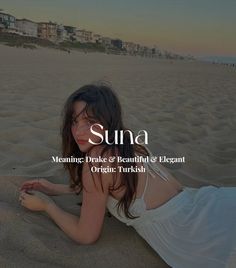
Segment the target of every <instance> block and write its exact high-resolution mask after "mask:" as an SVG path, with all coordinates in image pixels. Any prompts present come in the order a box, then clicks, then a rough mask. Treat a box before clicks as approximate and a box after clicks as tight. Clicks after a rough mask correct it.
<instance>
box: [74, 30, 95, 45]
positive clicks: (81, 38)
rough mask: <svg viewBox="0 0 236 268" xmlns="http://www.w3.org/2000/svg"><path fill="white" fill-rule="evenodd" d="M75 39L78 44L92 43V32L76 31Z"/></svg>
mask: <svg viewBox="0 0 236 268" xmlns="http://www.w3.org/2000/svg"><path fill="white" fill-rule="evenodd" d="M75 38H76V40H77V41H78V42H80V43H93V32H91V31H86V30H81V29H76V30H75Z"/></svg>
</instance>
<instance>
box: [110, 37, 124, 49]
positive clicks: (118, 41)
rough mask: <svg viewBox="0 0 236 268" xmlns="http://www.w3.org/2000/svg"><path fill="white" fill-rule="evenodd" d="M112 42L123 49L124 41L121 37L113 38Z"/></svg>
mask: <svg viewBox="0 0 236 268" xmlns="http://www.w3.org/2000/svg"><path fill="white" fill-rule="evenodd" d="M111 44H112V45H113V46H114V47H116V48H118V49H122V47H123V42H122V40H120V39H112V40H111Z"/></svg>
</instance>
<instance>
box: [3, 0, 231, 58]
mask: <svg viewBox="0 0 236 268" xmlns="http://www.w3.org/2000/svg"><path fill="white" fill-rule="evenodd" d="M0 8H1V9H3V10H4V12H6V13H10V14H12V15H14V16H16V17H17V18H27V19H31V20H34V21H36V22H39V21H49V20H51V21H53V22H57V23H62V24H65V25H71V26H76V27H79V28H83V29H86V30H91V31H93V32H95V33H98V34H101V35H103V36H108V37H111V38H120V39H122V40H124V41H132V42H135V43H139V44H142V45H147V46H150V47H153V46H154V45H155V46H157V47H158V48H160V49H162V50H168V51H172V52H176V53H179V54H183V55H187V54H191V55H193V56H211V55H217V56H236V15H235V14H236V0H116V1H114V0H1V2H0Z"/></svg>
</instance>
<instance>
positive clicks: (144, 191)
mask: <svg viewBox="0 0 236 268" xmlns="http://www.w3.org/2000/svg"><path fill="white" fill-rule="evenodd" d="M144 164H145V169H146V174H147V176H146V183H145V187H144V190H143V193H142V196H141V197H140V198H142V199H143V198H144V195H145V193H146V190H147V185H148V179H149V176H148V167H147V164H146V163H145V162H144Z"/></svg>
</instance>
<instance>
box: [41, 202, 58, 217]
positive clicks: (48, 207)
mask: <svg viewBox="0 0 236 268" xmlns="http://www.w3.org/2000/svg"><path fill="white" fill-rule="evenodd" d="M56 207H57V205H56V203H55V202H48V203H47V204H46V206H45V209H44V211H45V212H46V213H47V214H48V215H50V212H51V211H52V210H54V209H55V208H56Z"/></svg>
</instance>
